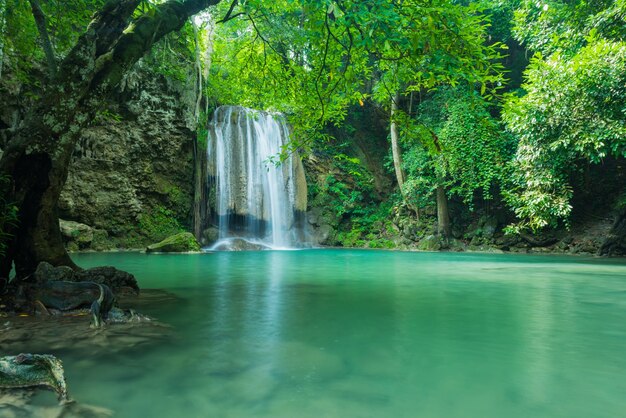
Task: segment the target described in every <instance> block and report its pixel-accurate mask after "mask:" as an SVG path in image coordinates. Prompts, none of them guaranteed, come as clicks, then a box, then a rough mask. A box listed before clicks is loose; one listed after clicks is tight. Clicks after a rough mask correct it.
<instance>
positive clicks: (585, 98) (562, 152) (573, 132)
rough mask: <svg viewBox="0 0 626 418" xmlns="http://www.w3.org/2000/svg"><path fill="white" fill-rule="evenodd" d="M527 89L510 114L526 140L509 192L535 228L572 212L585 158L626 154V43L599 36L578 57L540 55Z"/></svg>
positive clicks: (522, 216)
mask: <svg viewBox="0 0 626 418" xmlns="http://www.w3.org/2000/svg"><path fill="white" fill-rule="evenodd" d="M526 77H527V79H526V83H525V84H524V85H523V88H524V89H525V90H526V91H527V92H528V93H527V95H525V96H523V97H521V98H519V97H515V96H512V97H510V98H509V100H508V102H507V104H506V108H505V113H504V120H505V121H506V123H507V126H508V128H509V129H510V130H511V132H513V133H514V134H515V135H517V136H518V137H519V139H520V144H519V147H518V150H517V154H516V157H515V164H514V167H515V177H514V182H515V188H514V189H513V190H512V191H511V192H510V193H509V194H508V199H509V202H510V203H511V205H512V206H513V207H514V208H515V212H516V214H517V216H518V217H519V218H520V219H521V220H522V223H521V224H520V225H519V226H522V227H524V226H528V227H531V228H533V229H538V228H542V227H545V226H557V225H558V221H559V220H563V219H566V218H567V216H568V215H569V213H570V211H571V205H570V203H569V202H570V199H571V197H572V186H571V185H570V184H569V176H570V174H571V173H572V171H573V170H576V168H577V167H579V166H578V165H577V163H579V162H580V161H590V162H592V163H598V162H600V161H601V160H602V159H603V158H605V157H606V156H607V155H613V156H615V157H618V158H624V157H626V43H624V42H612V41H608V40H603V39H592V40H591V41H590V42H589V44H588V45H587V46H585V47H583V48H582V49H580V50H579V52H577V53H576V54H575V55H574V56H573V57H572V58H569V59H568V58H567V57H566V56H564V55H563V54H561V53H554V54H553V55H552V56H550V57H549V58H547V59H543V58H542V57H541V56H540V55H538V56H537V57H536V58H534V59H533V60H532V62H531V64H530V66H529V68H528V70H527V72H526Z"/></svg>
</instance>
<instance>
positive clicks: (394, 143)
mask: <svg viewBox="0 0 626 418" xmlns="http://www.w3.org/2000/svg"><path fill="white" fill-rule="evenodd" d="M399 101H400V94H399V93H396V94H395V96H393V97H392V98H391V115H390V119H391V122H390V131H391V153H392V155H393V168H394V169H395V171H396V180H397V181H398V187H400V191H402V186H404V179H405V176H404V170H403V169H402V151H401V150H400V144H399V142H398V141H399V135H398V121H397V120H396V118H397V114H398V102H399Z"/></svg>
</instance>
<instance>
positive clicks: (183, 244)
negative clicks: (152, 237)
mask: <svg viewBox="0 0 626 418" xmlns="http://www.w3.org/2000/svg"><path fill="white" fill-rule="evenodd" d="M188 251H200V244H199V243H198V241H197V240H196V237H194V236H193V234H192V233H191V232H181V233H179V234H176V235H172V236H170V237H167V238H165V239H164V240H163V241H161V242H158V243H156V244H152V245H150V246H148V248H146V252H148V253H151V252H164V253H183V252H188Z"/></svg>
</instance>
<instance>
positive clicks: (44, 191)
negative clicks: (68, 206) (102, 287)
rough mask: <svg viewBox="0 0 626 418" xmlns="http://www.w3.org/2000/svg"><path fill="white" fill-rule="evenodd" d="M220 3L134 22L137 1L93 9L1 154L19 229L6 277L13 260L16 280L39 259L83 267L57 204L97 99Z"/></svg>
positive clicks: (162, 11) (0, 267)
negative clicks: (67, 243)
mask: <svg viewBox="0 0 626 418" xmlns="http://www.w3.org/2000/svg"><path fill="white" fill-rule="evenodd" d="M219 1H220V0H187V1H183V2H179V1H175V0H170V1H168V2H166V3H162V4H160V5H158V6H156V9H157V10H156V11H155V13H151V14H145V15H142V16H141V17H139V18H137V19H132V14H133V11H134V10H135V8H136V7H137V5H138V4H139V3H140V0H109V1H108V2H107V3H106V4H105V5H104V6H103V7H102V9H101V10H100V11H99V12H98V13H96V14H95V16H94V18H93V20H92V21H91V23H90V24H89V26H88V27H87V30H86V31H85V32H84V33H83V34H82V35H81V36H80V38H79V39H78V41H77V43H76V45H75V46H74V47H73V48H72V50H71V51H70V52H69V54H68V55H67V57H66V58H65V59H64V60H63V61H61V63H60V66H59V68H58V73H57V75H56V76H55V77H54V78H53V80H52V82H51V83H50V87H49V88H48V89H47V90H46V93H45V95H44V97H43V98H42V100H41V102H40V103H39V105H38V106H36V107H35V108H33V109H31V110H30V112H29V113H28V114H27V115H26V118H25V120H24V122H23V123H22V127H21V128H20V129H19V130H18V131H17V132H16V134H15V136H14V137H13V138H12V139H11V140H10V141H9V144H8V146H7V147H6V149H5V151H4V153H3V155H2V158H1V159H0V175H7V176H9V177H10V178H11V180H12V181H11V182H10V183H9V184H7V185H6V186H4V187H2V190H0V193H3V195H4V196H6V197H7V198H6V200H7V201H11V202H13V203H14V204H15V205H16V206H17V207H18V226H17V227H16V228H13V229H10V230H8V231H6V232H9V233H11V234H12V237H13V238H12V240H11V242H9V245H8V248H9V250H8V251H7V253H6V254H5V256H4V257H3V258H2V259H1V260H0V277H8V273H9V271H10V269H11V264H12V263H15V268H16V272H17V277H18V279H22V278H26V277H28V276H29V275H30V274H31V273H32V272H33V271H34V270H35V268H36V267H37V265H38V264H39V262H41V261H47V262H49V263H50V264H52V265H55V266H58V265H69V266H71V267H73V268H78V267H76V265H75V264H74V263H73V262H72V261H71V259H70V257H69V256H68V254H67V252H66V250H65V248H64V246H63V241H62V239H61V233H60V229H59V219H58V206H57V205H58V200H59V196H60V194H61V190H62V189H63V185H64V184H65V181H66V179H67V174H68V168H69V164H70V160H71V156H72V151H73V150H74V147H75V145H76V141H77V140H78V139H79V137H80V132H81V130H82V129H83V128H84V127H85V126H86V125H87V124H88V123H89V122H90V121H91V120H92V119H93V116H94V114H95V105H94V104H95V103H96V102H97V101H98V100H99V101H101V100H103V99H106V98H107V96H108V95H109V94H110V93H111V91H112V90H113V88H114V87H115V86H117V85H118V83H119V82H120V80H121V79H122V77H123V76H124V75H125V74H126V72H127V71H128V70H129V69H130V68H131V67H132V66H133V64H134V63H135V62H137V61H138V60H139V59H140V58H141V57H142V56H143V55H144V54H145V53H146V52H147V51H148V50H149V49H150V48H151V47H152V45H153V44H154V43H156V42H157V41H159V40H160V39H161V38H162V37H163V36H165V35H166V34H168V33H170V32H172V31H177V30H179V29H180V28H181V27H182V26H183V25H184V24H185V22H186V20H187V19H188V18H189V17H190V16H191V15H193V14H195V13H197V12H199V11H200V10H202V9H205V8H207V7H209V6H211V5H214V4H217V3H218V2H219Z"/></svg>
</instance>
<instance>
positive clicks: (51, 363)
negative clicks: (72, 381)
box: [0, 354, 68, 401]
mask: <svg viewBox="0 0 626 418" xmlns="http://www.w3.org/2000/svg"><path fill="white" fill-rule="evenodd" d="M32 387H47V388H49V389H52V390H54V391H55V392H56V393H57V395H58V396H59V400H60V401H67V400H68V395H67V386H66V384H65V375H64V372H63V364H62V363H61V360H59V359H57V358H56V357H54V356H51V355H48V354H19V355H17V356H6V357H0V388H5V389H12V388H32Z"/></svg>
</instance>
